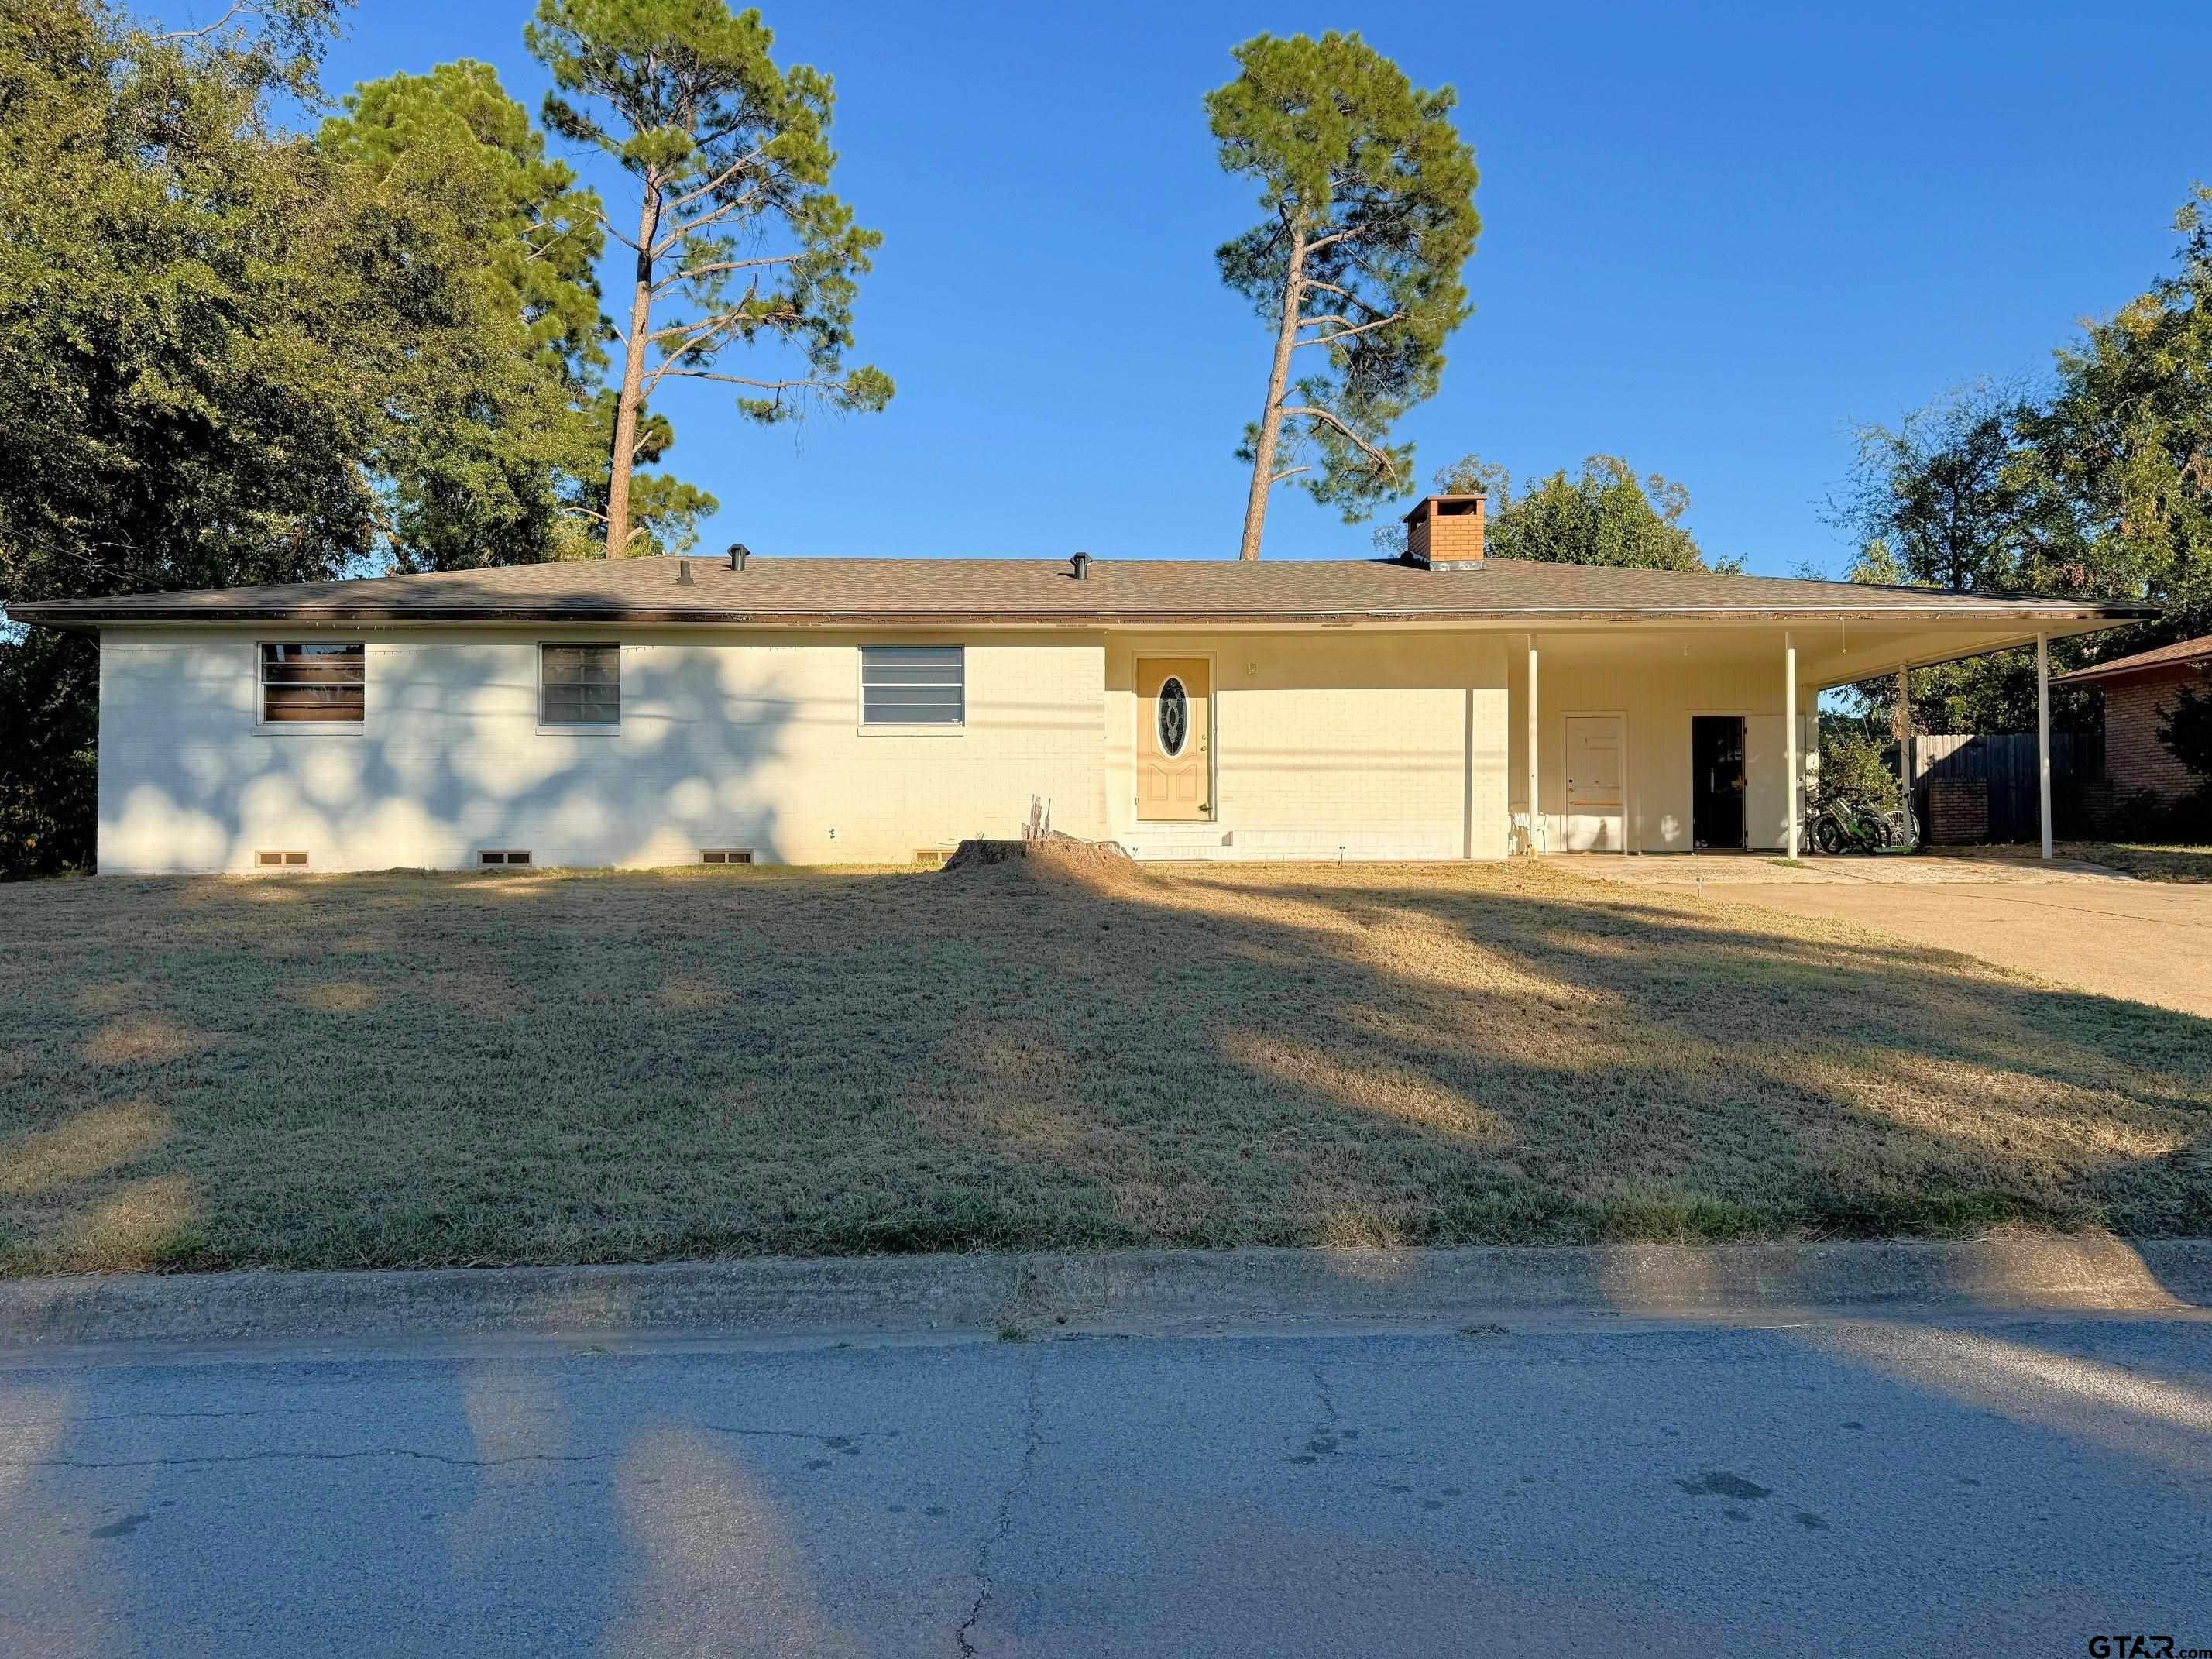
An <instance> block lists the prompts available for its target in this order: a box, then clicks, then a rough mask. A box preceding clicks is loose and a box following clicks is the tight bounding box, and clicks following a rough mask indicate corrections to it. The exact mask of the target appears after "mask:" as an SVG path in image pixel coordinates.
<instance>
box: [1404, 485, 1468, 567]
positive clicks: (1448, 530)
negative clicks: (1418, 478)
mask: <svg viewBox="0 0 2212 1659" xmlns="http://www.w3.org/2000/svg"><path fill="white" fill-rule="evenodd" d="M1488 499H1489V498H1488V497H1487V496H1483V495H1431V496H1430V497H1428V498H1427V499H1426V500H1425V501H1423V502H1422V503H1421V504H1420V505H1419V507H1415V508H1414V509H1413V511H1412V512H1411V513H1407V515H1406V561H1407V563H1409V564H1419V565H1425V566H1427V567H1428V568H1430V569H1431V570H1458V569H1462V568H1465V567H1466V566H1468V565H1471V564H1474V563H1475V562H1477V561H1478V560H1480V558H1481V557H1482V520H1483V507H1484V505H1485V503H1486V501H1488Z"/></svg>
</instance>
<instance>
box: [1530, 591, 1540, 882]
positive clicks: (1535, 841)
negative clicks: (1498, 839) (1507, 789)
mask: <svg viewBox="0 0 2212 1659" xmlns="http://www.w3.org/2000/svg"><path fill="white" fill-rule="evenodd" d="M1540 730H1541V726H1538V724H1537V721H1536V636H1535V635H1534V634H1531V635H1529V636H1528V854H1529V856H1530V857H1531V858H1534V856H1535V854H1536V851H1537V848H1538V845H1539V840H1540V837H1539V832H1538V830H1537V828H1536V826H1537V824H1538V823H1540V822H1541V820H1540V819H1539V817H1537V812H1536V790H1537V787H1538V784H1537V778H1538V772H1537V768H1536V733H1537V732H1539V731H1540Z"/></svg>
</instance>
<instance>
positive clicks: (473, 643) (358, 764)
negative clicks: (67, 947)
mask: <svg viewBox="0 0 2212 1659" xmlns="http://www.w3.org/2000/svg"><path fill="white" fill-rule="evenodd" d="M284 637H286V635H285V632H284V630H283V629H275V628H263V629H241V630H240V631H237V632H235V633H229V632H212V633H210V632H206V631H203V630H198V629H195V630H193V631H192V632H191V633H190V634H186V633H183V632H181V631H179V632H167V633H164V632H161V631H158V630H152V629H141V630H131V629H111V630H109V631H108V632H107V633H106V635H105V636H104V637H103V639H102V641H101V652H100V657H101V674H100V678H101V687H100V845H99V860H100V868H101V869H102V870H103V871H112V872H155V871H223V870H246V869H251V868H252V867H253V866H254V855H255V854H256V852H257V851H258V850H262V849H282V850H294V849H296V850H300V851H304V852H307V854H309V855H310V860H311V867H313V868H317V869H337V870H345V869H384V868H391V867H394V866H408V867H413V866H427V867H434V868H435V867H448V868H450V867H456V866H464V865H470V864H473V863H475V862H476V858H477V852H478V851H479V850H481V849H483V848H525V849H527V850H528V851H529V852H530V853H531V854H532V857H533V859H534V860H535V861H536V862H538V863H540V864H569V865H617V866H653V865H665V864H680V863H696V861H697V860H698V858H699V854H700V850H701V849H702V848H709V847H714V848H720V847H743V848H754V849H755V850H756V854H757V857H758V858H759V859H760V860H762V861H763V862H795V863H845V862H853V863H907V862H911V861H912V860H913V859H914V858H915V854H916V852H917V851H918V850H920V849H922V848H949V847H950V846H951V845H952V844H954V843H956V842H958V841H959V840H960V839H961V838H962V837H963V836H974V835H992V836H1012V835H1014V834H1017V833H1018V829H1019V826H1020V824H1021V823H1022V822H1023V821H1024V819H1025V818H1026V817H1028V814H1029V809H1030V797H1031V796H1032V795H1038V796H1042V797H1046V798H1048V799H1050V800H1051V802H1052V805H1053V816H1054V823H1056V824H1058V825H1059V826H1060V828H1063V829H1067V830H1068V831H1070V832H1071V833H1073V834H1076V835H1081V836H1096V835H1097V834H1099V833H1100V832H1101V830H1102V828H1103V823H1102V819H1103V796H1102V793H1101V787H1100V777H1099V768H1098V761H1097V757H1098V753H1099V748H1100V742H1101V732H1102V720H1103V708H1104V693H1103V654H1104V653H1103V644H1102V641H1100V639H1099V637H1098V636H1097V635H1086V634H1080V633H1074V632H1067V633H1061V634H1052V635H1044V634H1039V635H993V636H990V637H988V638H982V639H977V638H967V639H964V640H963V638H961V637H960V636H957V635H939V634H923V633H915V632H905V633H889V632H873V633H870V634H868V635H866V636H865V640H866V642H867V643H872V644H878V643H880V644H908V643H912V644H929V643H951V644H964V645H965V646H966V647H967V723H966V725H965V726H963V727H959V728H957V729H946V730H920V729H903V730H900V729H884V728H870V729H866V730H864V729H863V728H862V726H861V724H860V652H859V647H860V644H861V643H862V642H863V636H861V635H833V634H828V633H810V634H807V635H803V636H799V635H793V634H791V633H790V632H788V631H783V632H778V633H775V634H761V635H741V634H738V633H734V632H732V633H729V634H716V635H702V633H700V632H698V631H691V632H686V633H675V632H666V631H664V632H659V633H655V632H652V631H649V630H642V629H623V630H621V631H620V632H619V635H616V634H612V633H610V632H609V631H607V630H604V629H602V630H599V631H598V632H596V633H594V632H590V631H578V630H574V629H568V630H546V631H544V632H532V633H524V632H520V631H516V630H512V629H510V630H503V631H494V630H467V629H413V630H399V629H385V630H378V629H365V630H363V632H362V634H361V635H357V636H356V637H361V638H362V639H364V640H365V641H366V643H367V647H368V651H367V657H368V691H367V701H368V708H367V716H366V719H365V720H363V721H362V723H361V724H360V725H358V726H313V725H303V726H264V725H262V724H260V723H259V720H258V702H257V697H258V688H257V681H256V668H255V646H256V642H257V641H260V640H264V639H282V638H284ZM290 637H293V638H300V637H303V636H302V635H298V634H293V635H290ZM313 637H320V638H324V639H330V638H334V637H337V635H332V634H330V633H328V632H325V633H323V634H320V635H315V636H313ZM615 637H619V639H620V641H621V643H622V647H623V659H622V664H623V666H622V679H623V684H622V704H623V707H622V722H621V725H620V726H618V727H616V728H611V729H608V730H604V731H601V730H586V731H578V730H548V729H543V728H541V727H540V726H539V725H538V645H539V643H541V642H543V641H559V640H568V641H592V640H599V641H605V640H607V639H611V638H615Z"/></svg>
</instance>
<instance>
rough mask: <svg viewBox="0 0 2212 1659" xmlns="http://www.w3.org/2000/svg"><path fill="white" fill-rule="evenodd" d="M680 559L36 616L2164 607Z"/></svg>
mask: <svg viewBox="0 0 2212 1659" xmlns="http://www.w3.org/2000/svg"><path fill="white" fill-rule="evenodd" d="M690 564H691V581H690V584H689V585H688V586H687V585H684V584H682V583H679V582H678V580H676V576H677V560H676V558H675V556H659V557H653V558H641V559H618V560H615V561H612V562H602V561H599V560H589V561H584V562H576V563H565V564H534V565H510V566H506V567H502V568H494V569H485V570H465V571H448V572H444V573H441V574H432V575H415V576H381V577H371V578H365V579H362V580H352V581H335V582H307V583H301V584H297V585H294V586H278V587H235V588H212V589H206V590H202V591H198V592H183V593H152V594H131V595H124V596H120V597H117V598H112V599H66V600H57V601H52V602H48V603H45V604H36V605H17V606H15V607H13V608H12V612H13V615H14V617H15V619H16V620H17V621H20V622H26V623H45V624H48V625H52V626H59V627H71V626H76V627H83V626H88V625H93V624H97V623H106V622H141V621H143V622H228V621H246V620H256V621H258V620H264V619H266V620H277V621H281V620H293V621H299V622H313V621H331V622H376V621H391V622H502V621H503V622H578V623H598V622H610V623H620V622H712V623H838V622H866V623H894V622H896V623H939V622H943V623H952V622H991V623H1025V622H1036V623H1085V622H1097V623H1115V622H1137V623H1143V622H1153V623H1167V622H1178V623H1181V622H1204V623H1237V622H1252V623H1259V622H1285V621H1324V620H1339V619H1360V618H1371V619H1401V620H1413V619H1420V620H1450V619H1455V618H1464V619H1467V620H1470V621H1476V620H1485V619H1500V618H1504V619H1511V618H1516V617H1555V616H1561V617H1572V616H1582V615H1601V616H1602V615H1608V614H1612V615H1619V614H1627V613H1633V614H1637V615H1643V616H1651V615H1659V616H1681V617H1726V616H1742V617H1770V616H1790V615H1797V616H1818V615H1832V614H1835V613H1838V612H1843V613H1847V614H1850V615H1855V616H1856V615H1865V614H1869V613H1888V614H1893V615H1897V616H1900V617H1906V616H1929V615H1959V614H1960V613H1966V614H1972V615H1979V616H1983V617H1992V616H1998V615H2012V616H2018V617H2022V618H2023V619H2025V618H2030V617H2053V618H2058V617H2063V618H2069V619H2083V618H2090V617H2101V618H2106V619H2108V620H2110V621H2112V622H2122V621H2129V620H2133V619H2135V618H2137V617H2145V616H2149V615H2152V614H2154V613H2153V612H2151V611H2148V610H2146V609H2144V608H2142V607H2140V606H2126V605H2097V604H2093V603H2091V602H2087V601H2084V600H2079V599H2051V598H2044V597H2039V596H2035V595H2029V594H2020V595H1991V594H1981V593H1960V592H1948V591H1945V590H1942V589H1936V588H1912V587H1874V586H1864V585H1862V584H1858V583H1854V582H1826V581H1806V580H1797V579H1795V578H1789V577H1775V576H1731V575H1717V574H1711V573H1710V572H1704V571H1670V570H1622V569H1613V568H1602V567H1597V566H1590V565H1559V564H1538V563H1533V562H1526V561H1522V560H1508V559H1492V560H1490V561H1488V562H1486V563H1483V564H1480V565H1477V566H1475V567H1474V568H1466V569H1458V570H1450V571H1431V570H1426V569H1423V568H1419V567H1418V566H1414V565H1409V564H1401V563H1397V562H1391V561H1387V560H1380V559H1359V560H1352V559H1338V560H1276V561H1269V562H1258V563H1244V562H1239V561H1237V560H1231V559H1221V560H1181V559H1100V560H1097V561H1095V562H1093V563H1092V565H1091V579H1090V580H1088V581H1077V580H1075V579H1074V578H1073V575H1072V574H1070V572H1069V568H1068V567H1067V565H1066V563H1065V562H1060V561H1055V560H1043V559H836V558H755V559H753V560H752V561H751V562H750V564H749V565H748V567H747V568H745V569H744V570H743V571H734V570H731V569H729V568H727V567H726V565H725V564H724V563H723V562H721V561H720V560H714V559H705V558H696V557H695V558H693V559H692V560H691V561H690Z"/></svg>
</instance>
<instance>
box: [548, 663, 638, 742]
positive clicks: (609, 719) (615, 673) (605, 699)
mask: <svg viewBox="0 0 2212 1659" xmlns="http://www.w3.org/2000/svg"><path fill="white" fill-rule="evenodd" d="M538 724H539V725H541V726H619V725H621V724H622V647H620V646H618V645H541V646H539V647H538Z"/></svg>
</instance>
